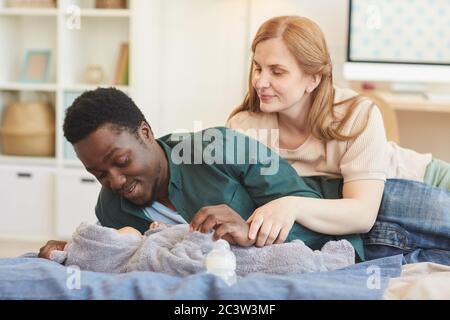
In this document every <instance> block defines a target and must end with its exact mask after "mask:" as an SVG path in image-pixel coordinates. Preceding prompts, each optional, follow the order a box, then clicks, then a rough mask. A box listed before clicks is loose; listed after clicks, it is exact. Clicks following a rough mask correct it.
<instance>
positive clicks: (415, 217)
mask: <svg viewBox="0 0 450 320" xmlns="http://www.w3.org/2000/svg"><path fill="white" fill-rule="evenodd" d="M363 241H364V250H365V254H366V259H367V260H372V259H377V258H381V257H386V256H391V255H397V254H403V255H404V261H403V263H414V262H426V261H429V262H435V263H440V264H445V265H450V192H449V191H447V190H444V189H442V188H436V187H432V186H429V185H427V184H425V183H420V182H416V181H410V180H399V179H389V180H387V181H386V185H385V190H384V195H383V200H382V203H381V207H380V210H379V213H378V217H377V220H376V222H375V225H374V226H373V228H372V229H371V230H370V231H369V233H367V234H365V235H363Z"/></svg>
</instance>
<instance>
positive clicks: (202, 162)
mask: <svg viewBox="0 0 450 320" xmlns="http://www.w3.org/2000/svg"><path fill="white" fill-rule="evenodd" d="M157 142H158V143H159V144H160V146H161V147H162V148H163V150H164V152H165V154H166V158H167V160H168V164H169V175H170V178H169V184H168V193H169V199H170V201H171V202H172V204H173V205H174V206H175V208H176V209H177V212H178V213H179V214H180V215H181V216H182V217H183V218H184V219H185V220H186V221H188V222H190V221H191V220H192V218H193V216H194V215H195V214H196V213H197V212H198V211H199V210H200V209H201V208H203V207H206V206H212V205H218V204H226V205H228V206H229V207H230V208H232V209H233V210H235V211H236V212H237V213H239V214H240V215H241V216H242V218H243V219H244V220H246V219H247V218H249V217H250V216H251V214H252V213H253V211H254V210H255V209H256V208H258V207H260V206H262V205H264V204H266V203H268V202H270V201H272V200H274V199H277V198H280V197H284V196H300V197H310V198H324V199H325V198H326V199H339V198H341V197H342V180H340V179H328V178H326V177H308V178H305V177H300V176H299V175H298V174H297V172H296V171H295V170H294V168H292V167H291V165H290V164H289V163H288V162H287V161H286V160H284V159H282V158H281V157H279V155H278V154H277V153H276V152H274V151H272V150H271V149H269V148H267V147H266V146H265V145H263V144H261V143H259V142H257V141H256V140H253V139H252V138H250V137H248V136H245V135H243V134H240V133H238V132H237V131H234V130H231V129H228V128H223V127H218V128H211V129H206V130H203V131H200V132H196V133H186V134H177V135H175V134H172V135H166V136H164V137H162V138H160V139H157ZM149 205H150V204H149ZM143 209H144V208H143V207H139V206H136V205H134V204H133V203H131V202H129V201H128V200H127V199H125V198H123V197H121V196H120V195H118V194H115V193H113V192H112V191H111V190H109V189H107V188H102V190H101V192H100V195H99V198H98V202H97V205H96V209H95V211H96V215H97V218H98V220H99V221H100V223H101V224H102V225H103V226H106V227H111V228H122V227H124V226H131V227H134V228H136V229H138V230H140V231H141V232H142V233H143V232H145V231H146V230H147V229H148V227H149V223H151V222H152V221H150V220H149V218H148V217H147V216H146V215H145V213H144V210H143ZM280 214H282V213H280ZM342 238H345V239H347V240H349V241H350V242H351V243H352V244H353V246H354V248H355V250H356V252H357V254H358V255H359V257H360V258H361V259H364V253H363V245H362V240H361V238H360V236H359V235H349V236H344V237H336V236H329V235H324V234H320V233H317V232H314V231H311V230H309V229H307V228H305V227H303V226H301V225H299V224H298V223H294V226H293V227H292V229H291V231H290V233H289V235H288V238H287V240H286V241H292V240H295V239H300V240H302V241H304V242H305V244H306V245H307V246H309V247H311V248H312V249H315V250H316V249H320V248H321V247H322V246H323V244H325V242H327V241H330V240H337V239H342Z"/></svg>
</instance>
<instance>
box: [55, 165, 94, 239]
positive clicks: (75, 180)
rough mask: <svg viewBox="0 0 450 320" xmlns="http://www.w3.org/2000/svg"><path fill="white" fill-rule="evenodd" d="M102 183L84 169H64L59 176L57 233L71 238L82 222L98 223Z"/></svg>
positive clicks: (59, 235)
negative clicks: (97, 209)
mask: <svg viewBox="0 0 450 320" xmlns="http://www.w3.org/2000/svg"><path fill="white" fill-rule="evenodd" d="M100 189H101V186H100V183H99V182H98V181H97V180H96V179H95V178H94V177H93V176H91V175H90V174H89V173H87V172H86V171H82V170H63V171H61V172H60V173H59V174H58V177H57V188H56V196H57V199H56V235H57V236H58V237H62V238H70V236H71V235H72V233H73V232H74V231H75V229H76V227H77V226H78V225H79V224H80V223H81V222H88V223H96V222H97V218H96V216H95V204H96V203H97V197H98V194H99V192H100Z"/></svg>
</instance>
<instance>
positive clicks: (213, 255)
mask: <svg viewBox="0 0 450 320" xmlns="http://www.w3.org/2000/svg"><path fill="white" fill-rule="evenodd" d="M206 272H207V273H212V274H214V275H216V276H218V277H221V278H222V279H223V280H224V281H225V283H226V284H228V285H229V286H231V285H233V284H235V283H236V257H235V255H234V253H233V252H232V251H231V249H230V245H229V244H228V242H227V241H226V240H223V239H219V240H217V241H216V242H215V243H214V246H213V249H212V250H211V251H210V252H209V253H208V255H207V256H206Z"/></svg>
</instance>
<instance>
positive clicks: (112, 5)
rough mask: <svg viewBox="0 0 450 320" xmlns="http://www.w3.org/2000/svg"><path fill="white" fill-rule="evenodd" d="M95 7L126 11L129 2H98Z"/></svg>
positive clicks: (113, 0)
mask: <svg viewBox="0 0 450 320" xmlns="http://www.w3.org/2000/svg"><path fill="white" fill-rule="evenodd" d="M95 7H96V8H97V9H126V7H127V2H126V1H125V0H97V1H95Z"/></svg>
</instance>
